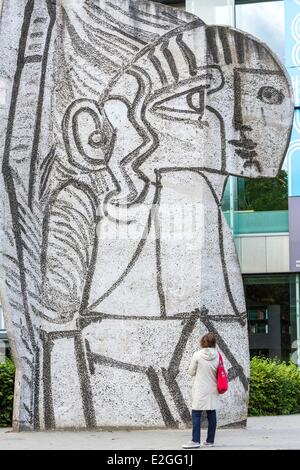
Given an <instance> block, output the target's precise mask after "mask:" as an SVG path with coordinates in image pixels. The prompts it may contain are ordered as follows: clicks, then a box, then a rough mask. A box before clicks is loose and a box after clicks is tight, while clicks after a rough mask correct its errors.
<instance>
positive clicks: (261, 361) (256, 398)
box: [249, 357, 300, 416]
mask: <svg viewBox="0 0 300 470" xmlns="http://www.w3.org/2000/svg"><path fill="white" fill-rule="evenodd" d="M291 413H300V371H299V370H298V368H297V366H296V365H295V364H292V363H289V364H286V363H285V362H279V361H277V360H274V359H273V360H272V359H265V358H260V357H254V358H253V359H252V360H251V374H250V401H249V416H271V415H288V414H291Z"/></svg>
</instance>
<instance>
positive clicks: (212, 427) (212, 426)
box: [192, 410, 217, 444]
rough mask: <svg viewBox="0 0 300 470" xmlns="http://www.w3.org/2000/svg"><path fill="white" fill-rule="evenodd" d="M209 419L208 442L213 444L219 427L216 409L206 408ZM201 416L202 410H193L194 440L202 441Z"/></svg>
mask: <svg viewBox="0 0 300 470" xmlns="http://www.w3.org/2000/svg"><path fill="white" fill-rule="evenodd" d="M206 414H207V419H208V430H207V439H206V442H209V443H211V444H213V443H214V441H215V434H216V428H217V413H216V410H206ZM201 417H202V410H192V423H193V437H192V440H193V442H200V433H201Z"/></svg>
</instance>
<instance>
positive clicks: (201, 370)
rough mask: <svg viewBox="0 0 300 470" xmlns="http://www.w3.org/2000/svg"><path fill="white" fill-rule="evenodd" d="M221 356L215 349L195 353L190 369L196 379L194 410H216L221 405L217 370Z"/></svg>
mask: <svg viewBox="0 0 300 470" xmlns="http://www.w3.org/2000/svg"><path fill="white" fill-rule="evenodd" d="M218 365H219V355H218V352H217V350H216V349H215V348H203V349H200V351H197V352H195V354H194V355H193V357H192V361H191V365H190V367H189V370H188V372H189V374H190V375H191V376H193V377H194V381H193V387H192V410H216V409H217V408H218V405H219V393H218V388H217V369H218Z"/></svg>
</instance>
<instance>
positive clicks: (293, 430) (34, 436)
mask: <svg viewBox="0 0 300 470" xmlns="http://www.w3.org/2000/svg"><path fill="white" fill-rule="evenodd" d="M203 438H205V431H203ZM190 439H191V433H190V432H189V431H188V430H161V429H160V430H151V431H147V430H145V431H136V430H135V431H77V432H76V431H74V432H71V431H53V432H33V433H30V432H26V433H24V432H22V433H14V432H12V430H11V429H9V428H0V450H62V449H66V450H77V449H78V450H172V451H181V450H182V448H181V444H183V443H185V442H187V441H189V440H190ZM214 449H216V450H217V449H218V450H249V449H250V450H259V449H262V450H263V449H267V450H272V449H275V450H277V449H291V450H294V449H298V450H299V449H300V414H299V415H291V416H271V417H259V418H249V419H248V425H247V428H246V429H228V428H227V429H219V430H217V435H216V446H215V447H214V448H210V449H199V451H200V452H201V451H204V452H209V451H213V450H214Z"/></svg>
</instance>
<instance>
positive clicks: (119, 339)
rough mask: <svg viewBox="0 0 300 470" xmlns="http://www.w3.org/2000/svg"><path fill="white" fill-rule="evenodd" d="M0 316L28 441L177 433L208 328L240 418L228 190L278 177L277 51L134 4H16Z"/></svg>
mask: <svg viewBox="0 0 300 470" xmlns="http://www.w3.org/2000/svg"><path fill="white" fill-rule="evenodd" d="M0 37H1V42H0V44H1V69H0V70H1V83H2V93H3V94H6V95H5V96H6V99H5V101H4V100H2V101H1V103H2V105H1V142H2V144H1V148H2V149H3V158H2V174H1V198H2V210H1V214H2V218H1V229H2V230H1V301H2V304H3V308H4V313H5V321H6V325H7V331H8V335H9V339H10V344H11V347H12V350H13V355H14V359H15V361H16V364H17V374H16V389H15V405H14V426H15V428H16V429H32V430H37V429H54V428H69V427H71V428H95V427H105V426H110V427H111V426H113V427H174V428H175V427H180V426H188V425H189V423H190V410H189V407H190V379H189V378H188V376H187V367H188V364H189V361H190V358H191V355H192V353H193V352H194V351H195V349H196V348H197V347H198V339H199V337H200V335H202V334H203V333H205V332H206V331H207V330H209V331H213V332H215V333H216V334H217V336H218V344H219V348H220V350H221V352H222V354H223V356H224V358H225V362H226V366H227V368H228V370H229V377H230V390H229V392H228V393H227V394H226V395H225V396H224V398H223V406H222V409H221V410H220V414H219V419H220V424H233V423H236V424H237V423H242V422H244V421H245V419H246V416H247V397H248V378H249V368H248V361H249V358H248V337H247V316H246V311H245V303H244V294H243V285H242V278H241V274H240V269H239V265H238V260H237V256H236V252H235V248H234V242H233V239H232V235H231V232H230V230H229V228H228V226H227V224H226V221H225V219H224V216H223V214H222V211H221V200H222V195H223V191H224V187H225V184H226V181H227V178H228V175H237V176H241V175H242V176H245V177H251V178H259V177H263V176H265V177H266V176H268V177H272V176H275V175H276V174H277V172H278V170H279V168H280V165H281V162H282V159H283V157H284V155H285V151H286V147H287V144H288V140H289V134H290V128H291V124H292V114H293V104H292V96H291V94H292V92H291V87H290V84H289V80H288V78H287V74H286V72H285V70H284V68H283V66H282V65H281V64H280V63H279V61H278V60H277V58H276V57H275V56H274V54H273V53H272V52H271V51H270V50H269V49H268V47H267V46H266V45H265V44H262V43H260V42H259V41H258V40H257V39H255V38H253V37H251V36H249V35H247V34H246V33H243V32H241V31H238V30H235V29H232V28H229V27H221V26H206V25H205V24H204V23H203V22H202V21H201V20H200V19H198V18H197V17H195V16H193V15H190V14H188V13H185V12H184V11H181V10H175V9H172V8H169V7H166V6H163V5H160V4H158V3H154V2H146V1H140V0H139V1H137V0H74V1H72V0H57V1H56V2H55V1H54V0H38V1H35V0H18V1H14V2H12V1H11V0H4V3H3V8H2V17H1V31H0Z"/></svg>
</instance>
